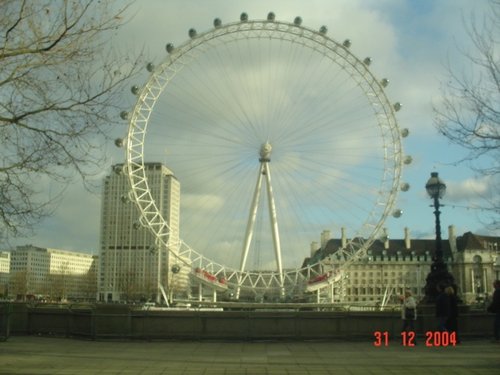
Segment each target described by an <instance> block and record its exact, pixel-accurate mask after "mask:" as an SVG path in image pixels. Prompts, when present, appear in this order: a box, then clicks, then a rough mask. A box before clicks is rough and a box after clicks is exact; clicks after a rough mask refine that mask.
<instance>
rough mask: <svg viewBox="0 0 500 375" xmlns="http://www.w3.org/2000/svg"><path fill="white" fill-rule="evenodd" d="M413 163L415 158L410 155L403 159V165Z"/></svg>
mask: <svg viewBox="0 0 500 375" xmlns="http://www.w3.org/2000/svg"><path fill="white" fill-rule="evenodd" d="M412 161H413V158H412V157H411V156H410V155H407V156H405V158H404V159H403V163H405V164H406V165H409V164H411V163H412Z"/></svg>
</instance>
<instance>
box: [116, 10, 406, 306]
mask: <svg viewBox="0 0 500 375" xmlns="http://www.w3.org/2000/svg"><path fill="white" fill-rule="evenodd" d="M213 26H214V27H213V28H212V29H210V30H208V31H206V32H203V33H199V34H198V33H197V32H196V30H194V29H190V30H189V32H188V35H189V39H188V40H187V41H186V42H185V43H183V44H182V45H180V46H178V47H176V46H174V45H173V44H171V43H168V44H167V45H166V52H167V55H166V57H165V58H164V59H163V61H161V62H160V63H157V64H154V63H149V64H148V65H147V70H148V71H149V73H150V75H149V78H148V80H147V82H146V83H145V84H144V85H143V86H133V87H132V92H133V93H134V95H136V96H137V101H136V104H135V106H134V108H133V110H132V111H131V112H130V113H129V112H126V111H124V112H122V113H121V116H122V118H123V119H127V120H128V122H129V127H128V133H127V136H126V138H125V139H124V140H122V141H121V142H119V143H120V144H123V146H124V147H125V149H126V168H125V170H126V173H127V174H128V177H129V181H130V185H131V197H132V200H134V201H135V203H136V204H137V207H138V208H139V211H140V213H141V220H140V221H141V223H142V224H143V225H144V226H146V227H148V229H149V230H150V231H152V233H154V235H155V237H156V239H157V242H158V243H159V245H161V246H165V247H168V248H169V250H170V252H171V253H172V255H173V256H174V257H176V258H177V259H178V262H179V263H183V264H184V266H186V267H189V268H190V269H191V270H192V274H193V275H194V276H195V277H198V278H200V279H203V281H204V282H207V283H209V284H210V283H211V284H213V286H214V288H218V290H221V291H222V290H227V289H228V288H229V289H232V290H233V291H234V293H235V294H236V296H237V297H238V296H239V294H240V291H249V290H250V291H252V292H253V293H260V294H264V293H266V292H273V293H277V294H278V295H281V296H282V297H283V296H284V295H288V296H289V295H293V294H296V293H299V292H300V291H303V290H304V286H305V285H307V281H308V280H309V279H311V278H312V277H318V276H321V271H320V269H322V268H321V267H319V268H318V267H316V265H315V264H308V265H307V266H304V267H302V266H303V260H304V258H306V257H308V256H310V254H311V249H313V250H314V249H315V246H319V245H315V244H314V245H311V243H312V242H314V241H315V240H316V239H317V238H319V236H320V233H321V232H322V230H324V229H333V230H335V229H339V230H340V228H341V227H342V228H347V229H348V230H349V232H350V233H349V238H350V239H351V240H349V241H348V243H347V245H346V246H345V247H344V248H343V249H342V251H343V255H344V257H345V259H346V262H345V263H344V265H345V267H347V266H348V265H349V263H350V262H353V261H356V260H358V259H360V258H361V257H363V256H364V255H366V251H367V249H368V247H369V246H370V245H371V243H372V242H373V241H374V240H375V239H376V238H377V236H378V233H379V231H380V229H381V228H382V227H383V225H384V222H385V220H386V219H387V217H388V216H390V215H391V214H393V216H396V217H397V216H400V214H401V211H400V210H397V209H395V200H396V196H397V194H398V192H399V191H401V190H402V191H406V190H407V189H408V187H409V186H408V184H405V183H402V182H401V171H402V166H403V164H405V163H406V164H407V163H409V162H410V161H411V158H410V157H407V156H405V155H404V154H403V149H402V144H401V139H402V137H405V136H406V135H407V134H408V131H407V130H406V129H403V130H401V129H399V127H398V124H397V121H396V118H395V112H397V111H399V109H400V108H401V104H399V103H395V104H392V103H391V102H390V101H389V100H388V98H387V96H386V94H385V92H384V89H385V88H386V87H387V85H388V83H389V81H388V80H387V79H377V78H375V76H374V75H373V74H372V73H371V71H370V64H371V62H372V59H371V58H364V59H359V58H357V57H356V56H355V55H354V54H353V53H352V52H351V51H350V47H351V42H350V41H349V40H345V41H343V42H341V43H340V42H336V41H334V40H333V39H331V38H330V37H329V36H328V35H327V32H328V30H327V28H326V27H325V26H323V27H321V28H320V29H319V30H318V31H316V30H312V29H310V28H307V27H305V26H303V25H302V19H301V18H300V17H296V18H295V20H294V21H293V22H283V21H278V20H276V19H275V15H274V14H273V13H269V14H268V16H267V19H265V20H250V19H249V18H248V15H247V14H246V13H242V14H241V17H240V20H239V21H238V22H232V23H228V24H223V23H222V22H221V20H220V19H215V20H214V23H213ZM148 161H161V162H164V163H165V164H166V166H167V167H168V169H170V170H171V171H172V172H173V174H174V175H175V176H176V178H177V179H178V181H179V182H180V185H181V215H180V216H181V218H180V225H179V228H176V229H175V230H178V231H179V235H180V238H181V239H182V240H180V242H179V243H178V244H175V245H173V244H172V243H171V242H169V235H170V233H171V231H172V230H174V229H173V228H171V225H170V223H168V222H167V221H166V219H165V218H164V217H163V216H162V214H161V212H160V211H159V209H158V207H159V205H158V204H157V202H155V200H154V199H153V197H152V194H151V190H150V187H149V184H148V179H147V177H146V172H145V167H144V165H145V163H146V162H148ZM311 246H312V247H311ZM318 262H319V263H321V262H322V260H321V259H319V260H318ZM336 271H341V270H336ZM336 274H337V275H338V272H336Z"/></svg>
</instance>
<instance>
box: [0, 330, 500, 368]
mask: <svg viewBox="0 0 500 375" xmlns="http://www.w3.org/2000/svg"><path fill="white" fill-rule="evenodd" d="M418 344H419V345H417V346H415V347H404V346H401V345H400V343H399V341H397V340H393V341H389V342H388V346H380V347H376V346H374V345H373V340H372V339H371V338H369V339H367V340H366V341H364V340H356V341H345V340H344V341H340V340H339V341H260V342H256V341H253V342H252V341H245V342H241V341H234V342H232V341H229V342H228V341H226V342H219V341H87V340H78V339H66V338H54V337H39V336H13V337H10V338H9V339H8V340H7V341H6V342H0V374H51V375H53V374H79V375H81V374H168V375H177V374H179V375H181V374H185V375H224V374H230V375H233V374H234V375H239V374H246V375H253V374H255V375H263V374H273V375H274V374H276V375H277V374H280V375H285V374H286V375H292V374H295V375H307V374H311V375H322V374H363V375H367V374H403V373H404V374H405V375H408V374H426V375H431V374H491V375H493V374H495V375H497V374H499V373H500V344H496V343H492V342H491V341H490V340H486V339H474V340H472V339H471V340H470V341H465V342H463V343H462V344H461V345H457V346H456V347H426V346H425V345H424V343H423V342H419V343H418Z"/></svg>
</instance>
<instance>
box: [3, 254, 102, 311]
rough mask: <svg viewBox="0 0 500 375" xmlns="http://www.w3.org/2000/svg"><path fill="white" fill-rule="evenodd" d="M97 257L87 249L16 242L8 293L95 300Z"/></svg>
mask: <svg viewBox="0 0 500 375" xmlns="http://www.w3.org/2000/svg"><path fill="white" fill-rule="evenodd" d="M96 266H97V257H96V256H94V255H91V254H87V253H79V252H73V251H66V250H59V249H51V248H41V247H36V246H32V245H26V246H17V247H16V249H14V250H12V251H11V252H10V272H9V273H10V278H9V279H10V282H9V296H10V297H11V298H17V299H25V298H41V299H47V300H53V301H60V300H62V301H65V300H73V301H74V300H92V299H95V293H96V290H97V272H96V269H97V268H96Z"/></svg>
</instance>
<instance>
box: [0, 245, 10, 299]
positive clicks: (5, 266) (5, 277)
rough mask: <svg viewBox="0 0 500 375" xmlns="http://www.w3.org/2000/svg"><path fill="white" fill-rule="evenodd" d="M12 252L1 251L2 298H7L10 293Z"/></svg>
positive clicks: (0, 295) (0, 278) (0, 293)
mask: <svg viewBox="0 0 500 375" xmlns="http://www.w3.org/2000/svg"><path fill="white" fill-rule="evenodd" d="M9 275H10V252H8V251H0V298H5V297H6V296H7V294H8V291H9Z"/></svg>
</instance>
